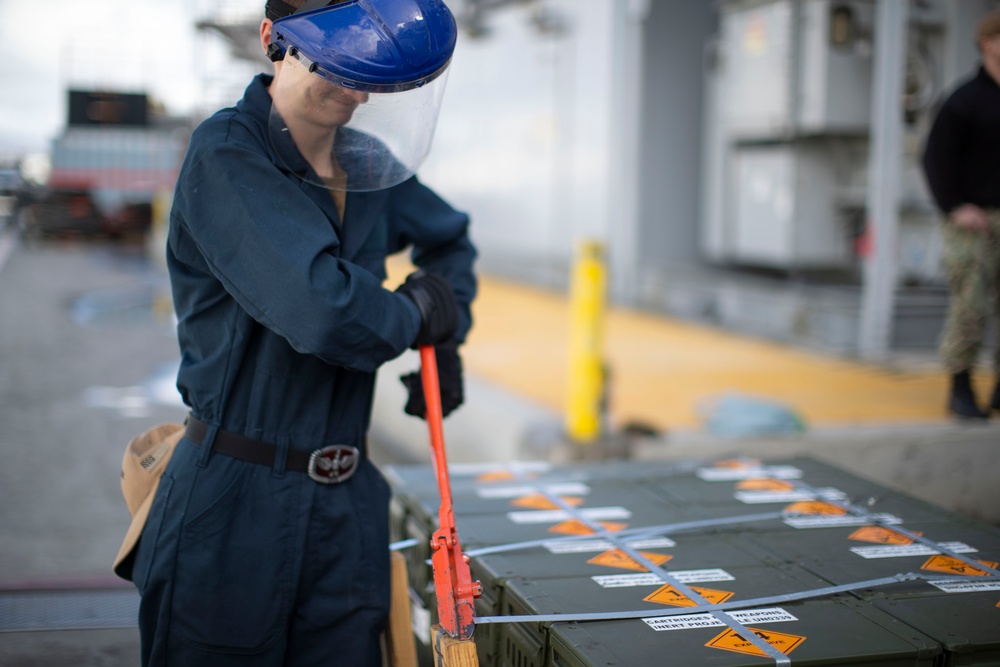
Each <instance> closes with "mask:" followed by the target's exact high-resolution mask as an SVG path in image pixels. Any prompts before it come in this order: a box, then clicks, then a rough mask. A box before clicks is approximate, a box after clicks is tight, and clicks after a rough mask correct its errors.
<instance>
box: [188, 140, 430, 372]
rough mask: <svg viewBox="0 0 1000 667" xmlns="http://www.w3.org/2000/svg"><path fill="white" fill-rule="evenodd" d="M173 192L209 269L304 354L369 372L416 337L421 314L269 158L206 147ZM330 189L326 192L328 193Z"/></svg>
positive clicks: (236, 148)
mask: <svg viewBox="0 0 1000 667" xmlns="http://www.w3.org/2000/svg"><path fill="white" fill-rule="evenodd" d="M185 174H186V175H185V176H183V177H182V178H183V180H182V182H181V183H180V184H179V187H178V190H177V192H178V194H177V196H178V197H179V198H180V200H181V201H180V202H179V204H180V206H179V207H178V206H176V205H175V209H177V208H179V209H180V210H183V211H185V212H186V214H187V219H181V220H174V221H173V222H174V223H178V222H179V223H180V224H182V225H184V227H185V228H186V230H187V232H188V233H189V234H190V237H191V238H192V239H193V241H194V242H195V244H196V245H197V247H198V249H199V251H200V252H201V254H202V255H203V257H204V259H205V261H206V263H207V264H208V267H209V270H210V271H211V272H212V273H213V274H214V275H215V277H216V278H217V279H218V280H219V281H221V283H222V284H223V286H224V287H225V289H226V291H227V292H228V293H229V294H230V295H232V297H233V298H234V299H236V301H237V302H238V303H239V304H240V306H241V307H242V308H244V309H245V310H246V311H247V312H248V313H249V314H250V315H251V317H253V318H254V319H255V320H257V321H258V322H260V323H261V324H262V325H264V326H265V327H267V328H269V329H271V330H272V331H274V332H275V333H277V334H278V335H280V336H282V337H284V338H285V339H286V340H288V342H289V344H291V346H292V347H293V348H294V349H295V350H297V351H299V352H301V353H304V354H312V355H315V356H317V357H319V358H321V359H323V360H324V361H326V362H327V363H330V364H334V365H337V366H344V367H347V368H351V369H356V370H361V371H368V372H372V371H374V370H376V369H377V368H378V366H379V365H381V364H382V363H383V362H385V361H388V360H389V359H392V358H394V357H396V356H398V355H399V354H400V353H402V352H403V351H404V350H405V349H407V348H408V347H409V346H410V344H411V343H412V342H413V339H414V338H415V337H416V335H417V330H418V329H419V327H420V314H419V311H417V309H416V307H415V306H414V305H413V304H412V303H410V302H409V301H408V300H407V299H406V297H403V296H402V295H398V294H394V293H393V292H390V291H388V290H386V289H384V288H383V287H382V286H381V284H380V281H379V279H378V278H376V277H375V276H374V275H372V274H371V273H370V272H368V271H366V270H365V269H364V268H362V267H360V266H357V265H354V264H352V263H350V262H346V261H343V260H341V259H340V258H339V257H338V246H339V240H338V238H337V235H336V233H335V231H334V229H333V227H332V226H331V223H330V221H329V219H328V218H327V217H326V215H325V214H324V213H323V212H322V210H321V209H320V207H319V206H318V205H317V204H316V203H315V202H314V201H312V199H310V197H309V196H308V195H307V194H306V192H305V191H304V190H303V188H307V187H311V186H308V185H304V184H298V183H295V182H294V181H292V180H290V179H288V178H286V177H284V176H283V175H282V174H280V173H279V172H277V171H276V170H275V169H274V166H273V165H272V164H271V163H270V162H269V161H267V159H266V158H265V157H264V156H262V155H260V154H258V153H256V152H254V151H251V150H248V149H246V148H243V147H240V146H234V145H232V144H221V145H215V146H212V147H210V148H208V149H207V150H206V152H205V153H204V154H203V155H201V156H200V159H199V160H198V161H197V162H196V163H195V164H193V166H192V167H191V168H190V169H188V170H186V171H185ZM323 194H324V195H325V194H326V193H323Z"/></svg>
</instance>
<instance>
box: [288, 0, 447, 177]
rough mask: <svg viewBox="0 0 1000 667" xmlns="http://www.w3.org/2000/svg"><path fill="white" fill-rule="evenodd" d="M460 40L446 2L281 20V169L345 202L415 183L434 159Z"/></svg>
mask: <svg viewBox="0 0 1000 667" xmlns="http://www.w3.org/2000/svg"><path fill="white" fill-rule="evenodd" d="M455 39H456V30H455V21H454V18H453V17H452V15H451V13H450V11H449V10H448V9H447V7H446V6H445V5H444V3H443V2H441V1H440V0H349V1H348V2H341V3H339V4H335V5H332V6H329V7H324V8H321V9H317V10H312V11H306V12H302V13H297V14H293V15H291V16H288V17H285V18H282V19H278V20H276V21H275V22H274V24H273V26H272V32H271V44H272V46H271V47H270V53H271V54H272V58H275V59H277V60H280V61H281V65H280V67H278V68H277V72H276V74H275V78H274V82H273V83H272V85H271V89H270V90H271V97H272V105H271V114H270V119H269V122H268V131H269V134H270V137H271V144H272V146H273V148H274V150H275V152H276V154H277V155H278V157H279V159H280V160H281V162H282V163H283V164H284V166H285V167H286V168H287V169H289V170H290V171H291V172H293V173H295V174H297V175H299V177H301V178H303V179H304V180H306V181H308V182H310V183H314V184H316V185H320V186H323V187H326V188H329V189H333V190H341V191H346V192H368V191H372V190H381V189H384V188H389V187H392V186H393V185H397V184H399V183H402V182H403V181H405V180H406V179H408V178H409V177H410V176H412V175H413V174H415V173H416V171H417V169H418V168H419V167H420V165H421V164H422V163H423V161H424V159H425V158H426V157H427V154H428V153H429V151H430V147H431V143H432V141H433V138H434V128H435V126H436V124H437V118H438V113H439V111H440V107H441V101H442V99H443V97H444V88H445V82H446V80H447V72H446V70H447V67H448V63H449V62H450V60H451V54H452V52H453V51H454V46H455Z"/></svg>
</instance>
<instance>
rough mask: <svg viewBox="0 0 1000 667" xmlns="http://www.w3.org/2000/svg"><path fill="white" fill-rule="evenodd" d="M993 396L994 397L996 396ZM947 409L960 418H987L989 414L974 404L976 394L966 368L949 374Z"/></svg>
mask: <svg viewBox="0 0 1000 667" xmlns="http://www.w3.org/2000/svg"><path fill="white" fill-rule="evenodd" d="M993 398H994V399H996V398H997V396H994V397H993ZM948 411H949V412H950V413H951V414H953V415H955V416H956V417H959V418H962V419H989V415H988V414H987V413H985V412H983V411H982V410H980V409H979V406H978V405H977V404H976V395H975V394H974V393H973V391H972V378H971V377H970V375H969V371H968V370H964V371H962V372H960V373H955V374H954V375H952V376H951V395H950V396H949V397H948Z"/></svg>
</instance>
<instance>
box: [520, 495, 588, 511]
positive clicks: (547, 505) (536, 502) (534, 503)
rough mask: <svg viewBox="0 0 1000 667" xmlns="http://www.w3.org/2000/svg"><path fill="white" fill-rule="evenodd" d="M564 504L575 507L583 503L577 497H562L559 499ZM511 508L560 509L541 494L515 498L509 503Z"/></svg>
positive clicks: (581, 499)
mask: <svg viewBox="0 0 1000 667" xmlns="http://www.w3.org/2000/svg"><path fill="white" fill-rule="evenodd" d="M560 500H562V501H563V502H564V503H566V504H567V505H569V506H570V507H577V506H578V505H581V504H582V503H583V498H577V497H564V498H561V499H560ZM510 504H511V505H512V506H513V507H523V508H525V509H532V510H557V509H562V508H561V507H560V506H559V505H558V504H556V503H555V502H554V501H552V500H551V499H549V498H546V497H545V496H544V495H542V494H541V493H535V494H532V495H530V496H522V497H520V498H515V499H514V500H512V501H510Z"/></svg>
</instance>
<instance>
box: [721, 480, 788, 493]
mask: <svg viewBox="0 0 1000 667" xmlns="http://www.w3.org/2000/svg"><path fill="white" fill-rule="evenodd" d="M736 488H737V489H739V490H740V491H791V490H792V489H794V488H795V485H794V484H792V483H790V482H783V481H781V480H780V479H745V480H743V481H741V482H739V483H738V484H737V485H736Z"/></svg>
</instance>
